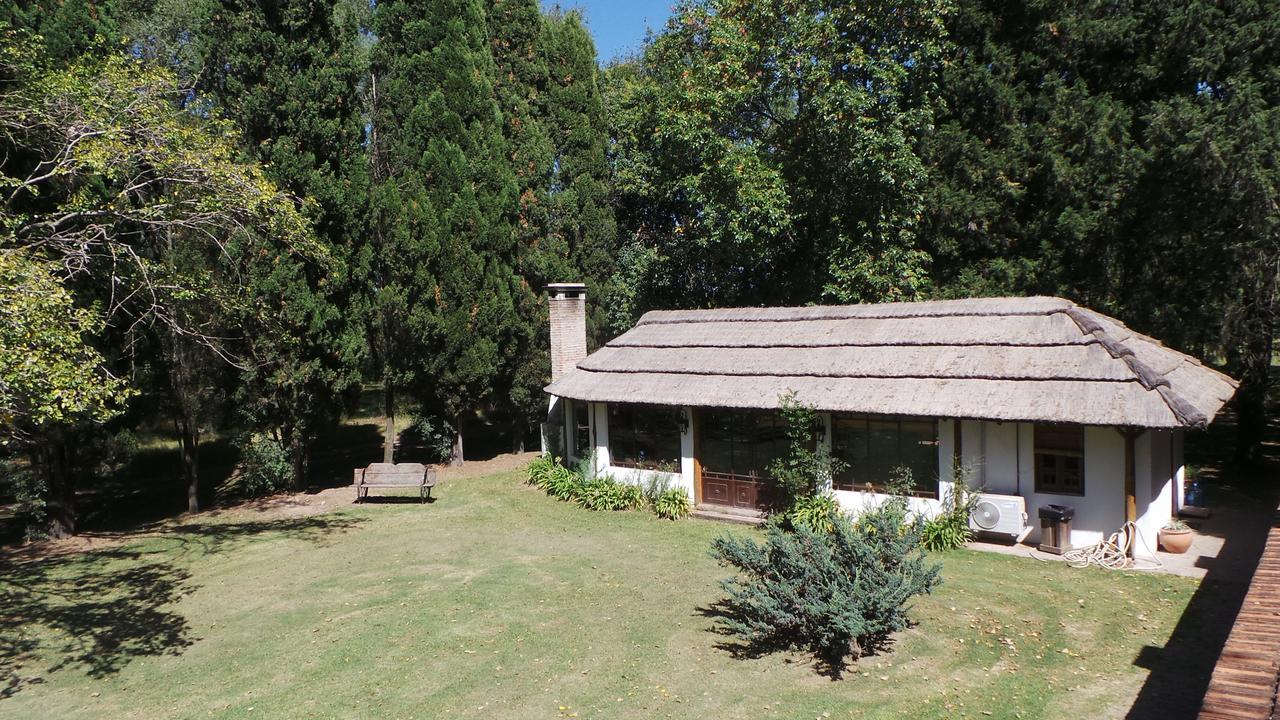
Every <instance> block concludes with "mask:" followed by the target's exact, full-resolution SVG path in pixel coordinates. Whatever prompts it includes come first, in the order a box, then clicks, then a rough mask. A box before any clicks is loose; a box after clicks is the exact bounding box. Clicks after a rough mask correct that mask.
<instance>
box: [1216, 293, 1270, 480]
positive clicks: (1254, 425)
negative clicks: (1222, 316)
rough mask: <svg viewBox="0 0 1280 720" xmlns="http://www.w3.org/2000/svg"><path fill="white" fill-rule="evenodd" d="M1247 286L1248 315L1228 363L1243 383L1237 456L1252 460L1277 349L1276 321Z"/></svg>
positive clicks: (1264, 420)
mask: <svg viewBox="0 0 1280 720" xmlns="http://www.w3.org/2000/svg"><path fill="white" fill-rule="evenodd" d="M1260 295H1261V296H1263V297H1269V295H1270V293H1266V292H1263V293H1253V292H1250V291H1249V289H1248V288H1246V289H1245V295H1244V298H1245V302H1246V307H1245V308H1244V310H1243V314H1244V317H1243V318H1242V319H1241V320H1240V321H1238V322H1239V325H1238V327H1239V330H1238V331H1237V339H1236V345H1235V347H1233V348H1231V350H1230V351H1229V352H1228V355H1227V362H1228V366H1229V367H1231V368H1232V369H1233V370H1235V372H1236V377H1237V378H1239V380H1240V387H1239V389H1238V390H1237V391H1236V400H1235V406H1236V460H1237V461H1239V462H1243V463H1249V462H1252V461H1254V460H1256V459H1257V457H1258V453H1259V450H1260V449H1261V447H1262V441H1263V438H1264V436H1265V434H1266V426H1267V390H1268V389H1270V387H1271V356H1272V352H1273V349H1274V340H1273V334H1274V323H1273V321H1272V313H1271V312H1270V309H1269V308H1268V307H1267V303H1266V302H1258V300H1257V298H1258V297H1259V296H1260Z"/></svg>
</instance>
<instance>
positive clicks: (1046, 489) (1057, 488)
mask: <svg viewBox="0 0 1280 720" xmlns="http://www.w3.org/2000/svg"><path fill="white" fill-rule="evenodd" d="M1042 429H1043V430H1044V431H1052V433H1053V434H1054V435H1056V436H1058V438H1061V437H1062V436H1063V435H1064V434H1065V433H1066V432H1071V433H1072V434H1073V435H1074V434H1077V433H1078V434H1079V438H1080V444H1079V447H1080V449H1079V450H1075V449H1073V448H1064V447H1054V446H1052V445H1049V444H1048V443H1047V442H1046V443H1042V441H1041V432H1042ZM1084 430H1085V428H1084V426H1083V425H1057V424H1048V423H1036V424H1035V426H1034V427H1033V429H1032V453H1031V457H1032V461H1031V468H1032V472H1033V473H1034V475H1035V483H1034V484H1035V489H1036V494H1038V495H1065V496H1070V497H1084V495H1085V491H1086V489H1087V487H1088V486H1087V485H1086V484H1085V483H1086V480H1087V478H1086V477H1085V475H1086V474H1085V467H1084V453H1085V447H1084V446H1085V431H1084ZM1046 434H1048V433H1047V432H1046ZM1041 457H1053V458H1057V460H1058V461H1060V460H1061V459H1063V458H1074V459H1075V460H1076V461H1077V463H1078V468H1079V469H1078V473H1079V476H1080V489H1079V490H1072V489H1067V488H1065V487H1063V485H1062V483H1061V482H1060V481H1055V482H1054V484H1053V485H1052V486H1048V485H1046V483H1045V480H1044V479H1043V478H1042V477H1041V472H1040V462H1041V460H1040V459H1041ZM1056 472H1061V471H1060V470H1059V471H1056Z"/></svg>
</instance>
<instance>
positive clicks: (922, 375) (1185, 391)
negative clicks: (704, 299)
mask: <svg viewBox="0 0 1280 720" xmlns="http://www.w3.org/2000/svg"><path fill="white" fill-rule="evenodd" d="M1235 389H1236V381H1235V380H1232V379H1231V378H1229V377H1227V376H1226V375H1223V374H1222V373H1220V372H1217V371H1216V370H1213V369H1211V368H1209V367H1206V366H1205V365H1203V364H1201V363H1200V361H1198V360H1196V359H1195V358H1192V357H1189V356H1187V355H1184V354H1182V353H1180V352H1177V351H1175V350H1171V349H1169V348H1167V347H1165V346H1164V345H1162V344H1160V342H1159V341H1157V340H1154V339H1152V338H1149V337H1147V336H1145V335H1141V334H1138V333H1135V332H1133V331H1132V330H1130V329H1128V328H1127V327H1125V326H1124V325H1123V324H1121V323H1120V322H1118V321H1116V320H1113V319H1111V318H1109V317H1107V316H1105V315H1101V314H1098V313H1095V312H1093V311H1091V310H1088V309H1086V308H1082V307H1079V306H1077V305H1075V304H1074V303H1072V302H1070V301H1068V300H1063V299H1061V298H1052V297H1031V298H982V299H973V300H939V301H931V302H918V303H892V304H881V305H848V306H839V307H823V306H819V307H802V308H734V309H725V310H676V311H660V312H651V313H648V314H646V315H645V316H644V317H643V318H641V319H640V322H639V323H637V324H636V326H635V327H634V328H632V329H631V330H629V331H628V332H626V333H624V334H623V335H622V336H620V337H618V338H617V339H615V340H613V341H612V342H610V343H608V344H607V345H606V346H605V347H602V348H600V349H599V350H597V351H596V352H594V353H592V354H591V355H590V356H588V357H587V358H585V359H584V360H582V361H581V362H579V363H578V365H577V367H576V368H575V369H574V370H572V371H570V372H569V373H568V374H567V375H565V376H564V377H562V378H560V379H559V380H557V381H556V382H554V383H552V384H551V385H549V386H548V387H547V392H549V393H551V394H553V395H557V396H560V397H568V398H574V399H578V400H586V401H591V402H639V403H652V404H660V405H693V406H700V407H736V408H773V407H777V404H778V397H779V396H780V395H781V394H783V393H785V392H787V391H789V390H793V391H795V392H796V395H797V399H798V400H800V401H801V402H803V403H805V404H808V405H812V406H815V407H817V408H818V409H820V410H828V411H841V412H856V413H873V414H887V415H913V416H926V417H952V418H956V417H958V418H981V419H989V420H1008V421H1015V420H1021V421H1042V422H1071V423H1083V424H1087V425H1119V426H1136V427H1153V428H1174V427H1200V426H1203V425H1206V424H1208V423H1209V422H1210V421H1211V420H1212V419H1213V417H1214V415H1216V414H1217V412H1218V411H1219V410H1220V409H1221V408H1222V405H1223V404H1224V403H1225V402H1226V401H1227V400H1228V399H1230V398H1231V395H1232V394H1233V393H1234V392H1235Z"/></svg>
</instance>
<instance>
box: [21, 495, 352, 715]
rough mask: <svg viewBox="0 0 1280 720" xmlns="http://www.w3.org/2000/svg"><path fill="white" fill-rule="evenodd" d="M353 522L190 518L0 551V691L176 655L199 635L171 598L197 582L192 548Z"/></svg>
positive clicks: (304, 534) (312, 536)
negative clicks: (97, 544)
mask: <svg viewBox="0 0 1280 720" xmlns="http://www.w3.org/2000/svg"><path fill="white" fill-rule="evenodd" d="M358 522H359V520H358V519H355V518H346V517H305V518H284V519H278V520H269V521H251V522H225V523H223V522H206V523H191V524H185V525H179V526H176V527H172V528H167V529H166V530H165V531H164V532H163V533H157V534H154V535H143V536H140V537H139V540H138V541H137V542H133V543H130V544H128V545H122V546H117V547H110V548H105V549H98V550H92V551H87V552H74V551H54V552H48V551H46V550H45V549H44V548H42V547H40V546H28V547H26V548H22V549H19V550H15V551H13V552H11V553H7V554H4V555H0V700H3V699H4V698H7V697H11V696H13V695H14V694H16V693H18V692H20V691H22V690H23V689H24V688H26V687H29V686H31V685H35V684H39V683H41V682H44V679H43V677H42V676H41V674H40V673H41V672H44V673H53V672H58V671H69V670H76V669H79V670H82V671H83V672H84V673H85V674H86V675H87V676H89V677H90V678H102V677H107V676H109V675H112V674H115V673H117V672H119V671H120V670H121V669H122V668H123V667H124V666H125V665H127V664H128V663H129V662H131V661H133V660H134V659H136V658H140V657H147V656H163V655H180V654H182V652H183V651H184V650H185V649H186V648H187V647H189V646H190V645H191V644H192V643H193V642H194V641H195V640H196V639H198V638H195V637H193V636H192V630H191V626H190V624H189V623H188V622H187V619H186V618H185V617H184V616H183V615H182V614H181V613H179V612H178V611H177V609H176V608H175V607H174V605H175V604H176V603H177V602H178V601H179V600H181V599H182V598H183V597H185V596H186V595H189V594H190V593H192V592H194V591H195V590H196V589H197V588H198V586H197V585H195V584H194V583H193V582H192V574H191V572H190V571H189V570H188V569H187V567H186V566H185V563H186V562H188V561H189V560H191V559H193V558H195V557H198V556H201V555H207V554H211V553H217V552H222V551H226V550H229V549H233V548H234V547H236V546H238V545H241V544H243V543H246V542H249V541H251V540H253V539H255V538H285V539H291V540H299V541H304V542H309V543H313V544H326V543H329V542H332V541H333V538H332V535H333V534H335V533H338V532H343V531H346V530H349V529H351V528H352V527H354V526H355V525H356V524H358ZM28 665H32V666H34V667H33V668H32V669H28V667H27V666H28Z"/></svg>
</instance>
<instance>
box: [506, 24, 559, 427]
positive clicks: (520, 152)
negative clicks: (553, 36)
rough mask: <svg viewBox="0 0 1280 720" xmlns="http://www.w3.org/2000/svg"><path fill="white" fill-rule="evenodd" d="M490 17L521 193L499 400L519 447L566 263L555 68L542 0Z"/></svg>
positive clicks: (542, 372)
mask: <svg viewBox="0 0 1280 720" xmlns="http://www.w3.org/2000/svg"><path fill="white" fill-rule="evenodd" d="M488 22H489V36H490V43H491V47H492V49H493V60H494V65H495V68H496V75H497V81H496V84H495V88H496V91H497V98H498V103H499V105H500V107H501V110H502V119H503V134H504V136H505V138H506V140H507V145H508V148H509V153H510V155H509V158H510V164H511V168H512V172H513V174H514V175H515V179H516V184H517V189H518V193H519V198H520V199H519V206H518V210H517V215H516V218H515V228H514V230H515V240H516V257H515V269H516V273H517V275H518V277H519V281H518V282H517V283H516V285H515V287H514V288H513V298H512V299H513V303H514V306H515V310H516V314H515V318H514V322H513V328H512V329H513V332H512V335H511V342H510V347H509V349H508V350H507V352H505V353H503V363H502V367H501V371H500V373H499V377H498V383H497V387H496V393H497V397H496V398H495V400H496V401H497V403H498V404H499V405H500V406H501V409H502V410H503V411H505V412H504V413H503V414H505V415H507V416H509V420H510V427H511V436H512V437H511V439H512V449H514V450H516V451H521V450H523V449H524V442H525V440H526V439H527V437H528V435H529V433H530V430H531V429H532V428H533V427H534V426H535V419H536V418H537V417H538V415H539V414H540V413H541V412H542V411H545V406H546V402H545V400H544V399H543V393H542V386H543V385H545V384H546V382H545V381H546V379H547V375H548V374H549V373H550V355H549V353H548V342H547V332H546V323H547V308H546V304H545V303H544V302H543V299H542V298H543V294H542V288H543V286H545V285H546V284H547V282H550V281H552V279H553V278H554V277H557V276H561V273H562V269H561V265H563V263H562V262H561V261H560V260H558V259H557V257H556V255H555V253H554V252H548V250H549V249H550V248H549V247H548V244H547V242H548V238H547V235H548V228H549V215H548V199H549V193H550V189H551V173H552V163H553V154H554V148H553V147H552V144H551V136H550V133H549V128H548V125H547V110H548V101H549V98H548V94H547V90H548V85H549V84H550V74H549V70H548V67H547V57H546V34H545V27H544V22H543V15H542V11H541V9H540V8H539V7H538V2H537V0H490V2H489V11H488Z"/></svg>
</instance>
